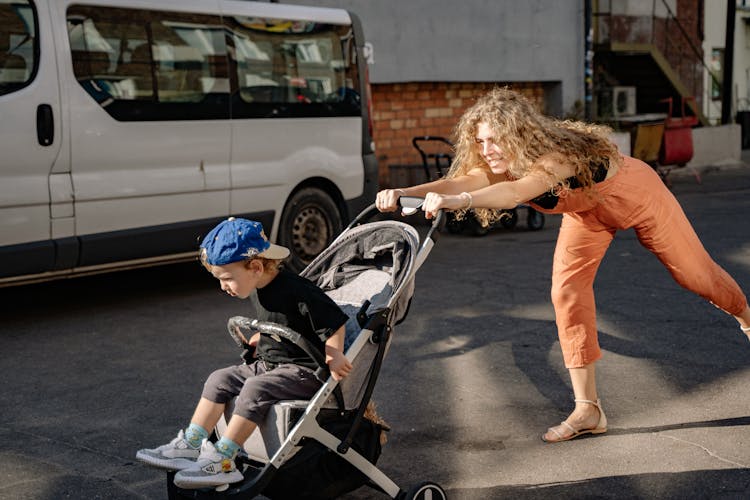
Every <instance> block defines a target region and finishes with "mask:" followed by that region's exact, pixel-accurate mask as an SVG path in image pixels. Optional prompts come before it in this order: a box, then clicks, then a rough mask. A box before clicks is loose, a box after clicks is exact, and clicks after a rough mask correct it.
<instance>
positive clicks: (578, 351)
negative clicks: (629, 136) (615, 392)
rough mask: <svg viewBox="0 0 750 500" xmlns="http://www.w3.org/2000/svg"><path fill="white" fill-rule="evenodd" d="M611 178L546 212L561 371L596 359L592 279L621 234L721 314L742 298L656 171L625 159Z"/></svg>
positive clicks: (564, 196) (567, 194)
mask: <svg viewBox="0 0 750 500" xmlns="http://www.w3.org/2000/svg"><path fill="white" fill-rule="evenodd" d="M623 159H624V161H623V163H622V165H621V167H620V169H619V171H618V172H617V173H615V174H614V175H613V176H612V177H610V178H609V179H605V180H603V181H601V182H599V183H597V184H596V185H595V188H594V189H595V191H594V192H593V193H585V192H583V190H582V189H569V190H566V191H563V192H561V193H560V195H559V200H558V202H557V206H555V207H554V208H552V209H544V208H541V207H538V206H537V205H535V204H534V203H533V201H532V202H531V204H532V205H533V206H534V208H537V209H539V210H541V211H543V212H546V213H562V214H563V218H562V224H561V226H560V233H559V235H558V238H557V245H556V247H555V255H554V260H553V265H552V303H553V305H554V308H555V319H556V322H557V331H558V336H559V338H560V346H561V348H562V352H563V358H564V360H565V366H566V367H567V368H580V367H583V366H585V365H588V364H589V363H592V362H594V361H596V360H597V359H599V358H600V357H601V356H602V354H601V349H600V348H599V342H598V339H597V329H596V306H595V304H594V277H595V276H596V271H597V269H598V268H599V264H600V263H601V261H602V258H603V257H604V253H605V252H606V251H607V248H608V247H609V244H610V243H611V242H612V239H613V238H614V235H615V233H616V232H617V230H619V229H630V228H633V229H634V230H635V233H636V235H637V236H638V240H639V241H640V242H641V244H642V245H643V246H644V247H646V248H647V249H648V250H650V251H651V252H652V253H653V254H654V255H656V256H657V257H658V258H659V260H660V261H661V262H662V264H664V266H665V267H666V268H667V270H669V272H670V274H671V275H672V277H673V278H674V279H675V281H677V283H679V284H680V285H682V286H683V287H685V288H687V289H688V290H691V291H693V292H695V293H697V294H698V295H700V296H701V297H703V298H705V299H706V300H708V301H710V302H711V303H712V304H714V305H715V306H717V307H719V308H720V309H722V310H724V311H725V312H727V313H729V314H732V315H735V316H736V315H738V314H740V313H742V311H744V310H745V308H746V307H747V299H746V297H745V295H744V293H743V292H742V290H741V289H740V287H739V286H738V285H737V283H736V282H735V281H734V280H733V279H732V277H731V276H729V274H728V273H727V272H726V271H724V269H722V268H721V267H720V266H719V265H718V264H716V262H714V261H713V259H712V258H711V257H710V256H709V255H708V252H706V250H705V249H704V248H703V244H702V243H701V242H700V240H699V239H698V236H697V235H696V234H695V230H694V229H693V227H692V226H691V224H690V222H689V221H688V219H687V217H686V216H685V213H684V212H683V211H682V207H680V204H679V203H678V202H677V200H676V199H675V197H674V196H673V195H672V193H671V192H670V191H669V189H668V188H667V187H666V186H665V185H664V183H663V182H662V180H661V178H660V177H659V176H658V174H657V173H656V172H654V170H653V169H652V168H651V167H650V166H648V165H647V164H645V163H643V162H642V161H640V160H637V159H635V158H630V157H624V158H623Z"/></svg>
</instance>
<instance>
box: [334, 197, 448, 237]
mask: <svg viewBox="0 0 750 500" xmlns="http://www.w3.org/2000/svg"><path fill="white" fill-rule="evenodd" d="M423 201H424V198H419V197H416V196H401V197H400V198H399V199H398V204H399V206H400V207H401V208H403V209H404V210H403V213H404V215H407V216H411V215H414V214H416V213H418V212H419V208H420V207H421V206H422V202H423ZM379 213H380V211H379V210H378V208H377V207H376V206H375V204H374V203H373V204H371V205H370V206H368V207H366V208H365V209H364V210H362V211H361V212H360V213H359V215H357V216H356V217H355V218H354V219H353V220H352V221H351V222H350V223H349V225H348V226H347V227H346V229H345V230H344V231H348V230H349V229H351V228H353V227H355V226H358V225H360V224H362V223H363V222H365V221H368V220H370V219H372V218H373V217H375V216H376V215H377V214H379ZM444 222H445V211H444V210H438V212H437V215H436V216H435V218H434V219H433V220H432V226H431V227H430V230H429V232H428V233H427V236H426V237H425V239H428V238H429V239H431V240H432V241H435V240H437V235H438V234H440V233H438V232H437V231H438V230H439V229H441V228H442V227H443V225H444Z"/></svg>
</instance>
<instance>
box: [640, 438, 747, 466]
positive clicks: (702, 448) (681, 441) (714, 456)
mask: <svg viewBox="0 0 750 500" xmlns="http://www.w3.org/2000/svg"><path fill="white" fill-rule="evenodd" d="M654 434H659V433H658V432H655V433H654ZM659 435H661V436H663V437H666V438H669V439H672V440H674V441H679V442H680V443H685V444H689V445H692V446H695V447H696V448H700V449H701V450H703V451H705V452H706V453H708V454H709V455H710V456H712V457H713V458H715V459H717V460H721V461H722V462H726V463H728V464H731V465H735V466H737V467H742V468H743V469H750V466H748V465H745V464H741V463H739V462H735V461H733V460H729V459H728V458H724V457H721V456H719V455H717V454H716V453H714V452H713V451H711V450H709V449H708V448H706V447H705V446H703V445H700V444H698V443H694V442H692V441H688V440H686V439H680V438H678V437H676V436H670V435H669V434H659Z"/></svg>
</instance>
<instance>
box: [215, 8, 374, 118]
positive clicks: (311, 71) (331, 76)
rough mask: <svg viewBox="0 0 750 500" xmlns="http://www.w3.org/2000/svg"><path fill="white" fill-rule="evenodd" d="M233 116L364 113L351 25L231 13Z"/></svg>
mask: <svg viewBox="0 0 750 500" xmlns="http://www.w3.org/2000/svg"><path fill="white" fill-rule="evenodd" d="M224 22H225V24H226V25H227V29H228V32H229V33H230V42H229V43H230V47H231V50H230V57H231V56H233V57H231V61H230V62H231V69H232V73H233V75H232V76H233V78H232V83H233V87H234V86H236V90H235V88H233V94H232V116H233V117H234V118H256V117H309V116H360V115H361V103H360V96H359V94H358V92H357V90H356V89H358V88H359V87H358V86H359V81H358V75H357V64H356V50H355V48H354V36H353V33H352V30H351V26H337V25H329V24H319V23H313V22H303V21H285V20H278V19H276V20H271V19H259V18H247V17H240V16H234V17H226V18H225V19H224Z"/></svg>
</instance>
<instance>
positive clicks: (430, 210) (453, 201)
mask: <svg viewBox="0 0 750 500" xmlns="http://www.w3.org/2000/svg"><path fill="white" fill-rule="evenodd" d="M470 206H471V195H469V194H468V193H461V194H455V195H453V194H439V193H427V196H425V197H424V203H422V210H424V215H425V217H426V218H428V219H432V218H433V217H435V215H437V211H438V210H440V209H441V208H442V209H444V210H461V209H464V208H469V207H470Z"/></svg>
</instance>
